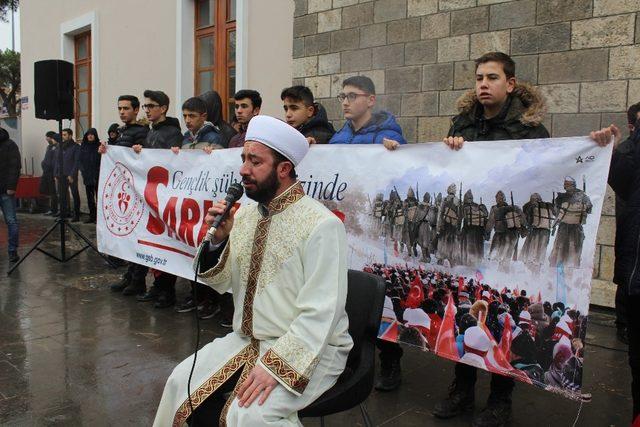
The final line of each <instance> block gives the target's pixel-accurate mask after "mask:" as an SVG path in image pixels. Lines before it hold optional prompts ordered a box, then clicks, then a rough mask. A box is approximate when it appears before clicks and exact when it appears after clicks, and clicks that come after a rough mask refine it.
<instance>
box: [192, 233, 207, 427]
mask: <svg viewBox="0 0 640 427" xmlns="http://www.w3.org/2000/svg"><path fill="white" fill-rule="evenodd" d="M208 248H209V242H207V244H206V247H203V248H202V251H205V250H207V249H208ZM200 258H201V256H198V259H197V260H196V273H195V275H194V278H193V284H192V286H191V298H192V299H193V304H194V305H195V310H194V312H195V313H196V346H195V347H196V348H195V351H194V352H193V363H192V364H191V370H190V371H189V379H188V380H187V396H188V398H189V409H191V421H192V422H191V427H194V426H195V421H194V418H193V402H192V401H191V378H192V377H193V371H194V370H195V368H196V360H198V348H199V347H200V316H198V273H199V272H200Z"/></svg>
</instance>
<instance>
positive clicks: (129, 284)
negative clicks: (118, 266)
mask: <svg viewBox="0 0 640 427" xmlns="http://www.w3.org/2000/svg"><path fill="white" fill-rule="evenodd" d="M139 111H140V100H139V99H138V97H136V96H133V95H120V97H119V98H118V114H119V115H120V120H122V123H124V125H123V126H122V127H120V128H119V129H118V139H116V141H115V142H114V144H112V145H115V146H119V147H133V146H134V145H140V146H142V147H144V146H145V145H146V139H147V133H149V128H148V127H147V126H143V125H141V124H139V123H138V112H139ZM98 152H99V153H100V154H104V153H106V152H107V144H106V143H105V142H103V143H101V144H100V148H99V150H98ZM148 271H149V267H147V266H144V265H139V264H136V263H133V262H130V263H129V268H128V269H127V272H126V273H125V274H124V276H123V277H122V280H120V281H119V282H118V283H114V284H113V285H111V290H112V291H113V292H122V294H123V295H126V296H130V295H141V294H144V293H145V292H146V290H147V285H146V282H145V278H146V276H147V272H148Z"/></svg>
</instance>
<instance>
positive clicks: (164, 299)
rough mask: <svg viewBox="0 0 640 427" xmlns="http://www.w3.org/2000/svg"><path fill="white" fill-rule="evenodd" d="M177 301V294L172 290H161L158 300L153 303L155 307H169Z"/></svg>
mask: <svg viewBox="0 0 640 427" xmlns="http://www.w3.org/2000/svg"><path fill="white" fill-rule="evenodd" d="M175 303H176V296H175V294H174V293H170V292H160V294H159V295H158V298H157V299H156V302H155V303H154V304H153V307H154V308H168V307H171V306H172V305H174V304H175Z"/></svg>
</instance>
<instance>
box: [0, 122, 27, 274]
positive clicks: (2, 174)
mask: <svg viewBox="0 0 640 427" xmlns="http://www.w3.org/2000/svg"><path fill="white" fill-rule="evenodd" d="M21 168H22V163H21V161H20V151H19V150H18V146H17V145H16V143H15V142H13V140H12V139H11V138H9V132H7V131H6V130H5V129H3V128H1V127H0V209H2V215H3V216H4V222H5V223H6V224H7V229H8V232H9V245H8V250H9V262H18V260H19V259H20V257H19V256H18V218H17V216H16V188H17V187H18V178H20V169H21Z"/></svg>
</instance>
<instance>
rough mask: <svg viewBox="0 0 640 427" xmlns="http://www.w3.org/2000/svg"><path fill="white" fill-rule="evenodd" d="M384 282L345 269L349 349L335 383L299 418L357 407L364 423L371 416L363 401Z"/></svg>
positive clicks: (369, 381)
mask: <svg viewBox="0 0 640 427" xmlns="http://www.w3.org/2000/svg"><path fill="white" fill-rule="evenodd" d="M384 295H385V284H384V282H383V281H382V278H381V277H379V276H374V275H373V274H369V273H364V272H362V271H356V270H349V276H348V291H347V305H346V311H347V315H348V316H349V334H350V335H351V338H352V339H353V348H352V349H351V352H350V353H349V357H348V358H347V366H346V367H345V370H344V372H343V373H342V375H340V377H339V378H338V382H337V383H336V384H335V385H334V386H333V387H332V388H330V389H329V390H327V391H326V392H325V393H324V394H323V395H322V396H320V397H319V398H318V399H317V400H316V401H315V402H313V403H312V404H311V405H309V406H307V407H306V408H304V409H303V410H301V411H299V412H298V416H299V417H300V418H310V417H320V423H321V425H322V426H324V417H325V416H327V415H331V414H336V413H338V412H342V411H346V410H349V409H351V408H353V407H355V406H357V405H359V406H360V411H361V413H362V418H363V420H364V424H365V426H367V427H369V426H371V425H372V424H371V419H370V418H369V414H368V413H367V409H366V407H365V406H364V401H365V400H367V397H368V396H369V394H370V393H371V389H372V388H373V381H374V374H375V350H376V338H377V336H378V328H379V327H380V318H381V316H382V307H383V306H384Z"/></svg>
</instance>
